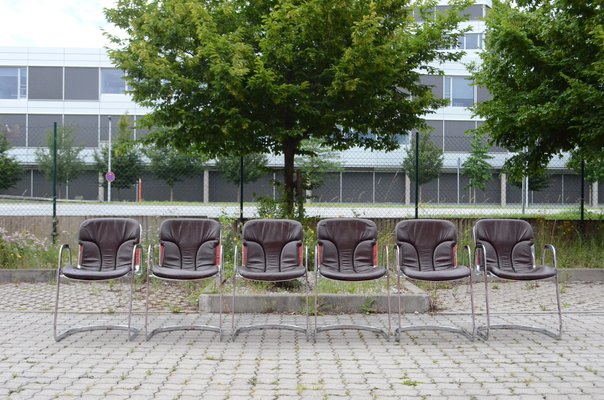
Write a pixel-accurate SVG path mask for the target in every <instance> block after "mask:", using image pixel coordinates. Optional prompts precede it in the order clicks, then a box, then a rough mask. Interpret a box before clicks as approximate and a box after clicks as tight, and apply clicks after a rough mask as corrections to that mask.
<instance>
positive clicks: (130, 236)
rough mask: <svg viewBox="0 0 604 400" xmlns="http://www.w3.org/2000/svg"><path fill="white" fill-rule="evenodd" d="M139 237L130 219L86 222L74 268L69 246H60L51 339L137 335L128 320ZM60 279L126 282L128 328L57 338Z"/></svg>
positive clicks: (104, 327)
mask: <svg viewBox="0 0 604 400" xmlns="http://www.w3.org/2000/svg"><path fill="white" fill-rule="evenodd" d="M140 237H141V227H140V224H139V223H138V222H137V221H135V220H133V219H128V218H98V219H89V220H86V221H84V222H82V224H81V225H80V230H79V233H78V243H79V255H78V262H77V264H76V265H73V264H72V258H71V248H70V247H69V245H68V244H63V245H62V246H61V248H60V249H59V263H58V269H57V294H56V299H55V313H54V314H55V315H54V323H53V331H54V337H55V340H56V341H57V342H58V341H59V340H62V339H64V338H65V337H67V336H69V335H71V334H74V333H77V332H85V331H94V330H126V331H128V339H132V338H134V336H136V335H137V333H138V329H136V328H133V327H132V326H131V320H132V293H133V286H134V274H135V273H136V272H137V271H138V265H137V263H136V260H137V258H138V259H140ZM65 253H67V255H68V263H67V264H66V265H63V262H64V258H65V256H64V254H65ZM63 278H67V279H72V280H77V281H88V282H92V281H107V280H111V279H119V278H127V279H129V282H130V299H129V308H128V325H89V326H80V327H75V328H71V329H69V330H67V331H65V332H63V333H61V334H57V319H58V314H59V294H60V288H61V279H63Z"/></svg>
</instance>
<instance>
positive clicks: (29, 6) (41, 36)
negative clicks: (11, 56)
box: [0, 0, 115, 47]
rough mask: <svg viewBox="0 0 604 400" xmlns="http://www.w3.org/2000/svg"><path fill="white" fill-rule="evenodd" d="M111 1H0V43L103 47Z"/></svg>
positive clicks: (32, 45)
mask: <svg viewBox="0 0 604 400" xmlns="http://www.w3.org/2000/svg"><path fill="white" fill-rule="evenodd" d="M114 4H115V0H0V21H1V22H0V27H1V32H2V34H1V35H0V46H24V47H35V46H41V47H103V46H106V45H108V42H107V39H105V38H104V37H103V34H102V30H101V28H104V29H111V28H112V26H111V25H110V24H108V23H107V22H106V21H105V15H104V14H103V7H112V6H114Z"/></svg>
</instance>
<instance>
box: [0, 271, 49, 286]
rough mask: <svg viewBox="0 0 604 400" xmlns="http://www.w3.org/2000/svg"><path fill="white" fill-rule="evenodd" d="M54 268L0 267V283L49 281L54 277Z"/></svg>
mask: <svg viewBox="0 0 604 400" xmlns="http://www.w3.org/2000/svg"><path fill="white" fill-rule="evenodd" d="M56 276H57V270H55V269H0V283H8V282H25V283H49V282H52V281H54V280H55V279H56Z"/></svg>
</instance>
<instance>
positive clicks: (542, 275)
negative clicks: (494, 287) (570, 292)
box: [489, 265, 558, 281]
mask: <svg viewBox="0 0 604 400" xmlns="http://www.w3.org/2000/svg"><path fill="white" fill-rule="evenodd" d="M489 271H490V272H491V273H493V275H495V276H497V277H499V278H503V279H510V280H515V281H534V280H538V279H547V278H552V277H554V276H556V274H557V273H558V271H557V270H556V269H555V268H553V267H550V266H548V265H537V266H536V267H535V268H533V269H528V270H523V271H522V272H513V271H507V270H502V269H499V268H494V267H489Z"/></svg>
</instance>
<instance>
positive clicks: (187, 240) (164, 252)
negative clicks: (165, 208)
mask: <svg viewBox="0 0 604 400" xmlns="http://www.w3.org/2000/svg"><path fill="white" fill-rule="evenodd" d="M159 243H160V246H161V247H160V260H159V264H160V266H162V267H164V268H173V269H184V270H193V271H195V270H197V269H200V268H205V267H211V266H215V265H217V264H218V263H219V260H218V257H219V256H220V254H219V246H220V223H219V222H218V221H215V220H212V219H167V220H165V221H163V222H162V223H161V225H160V226H159Z"/></svg>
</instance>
